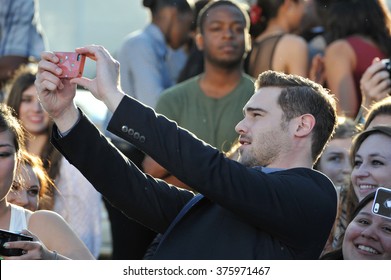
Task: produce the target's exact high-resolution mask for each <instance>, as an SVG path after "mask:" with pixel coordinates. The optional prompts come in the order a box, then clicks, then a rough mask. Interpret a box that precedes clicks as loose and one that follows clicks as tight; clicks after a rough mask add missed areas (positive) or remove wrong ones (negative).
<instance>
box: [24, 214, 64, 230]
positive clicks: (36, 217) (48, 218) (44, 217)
mask: <svg viewBox="0 0 391 280" xmlns="http://www.w3.org/2000/svg"><path fill="white" fill-rule="evenodd" d="M64 223H65V220H64V218H63V217H61V216H60V215H59V214H57V213H56V212H54V211H49V210H38V211H35V212H33V213H32V214H31V216H30V219H29V227H30V226H34V227H35V226H45V225H46V226H48V225H53V224H58V225H60V224H64Z"/></svg>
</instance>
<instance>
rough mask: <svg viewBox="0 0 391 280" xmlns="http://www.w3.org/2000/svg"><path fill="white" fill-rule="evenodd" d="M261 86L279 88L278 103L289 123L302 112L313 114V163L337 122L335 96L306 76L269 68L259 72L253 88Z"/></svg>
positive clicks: (285, 119) (302, 113)
mask: <svg viewBox="0 0 391 280" xmlns="http://www.w3.org/2000/svg"><path fill="white" fill-rule="evenodd" d="M264 87H279V88H282V90H281V94H280V96H279V98H278V104H279V105H280V107H281V109H282V111H283V114H284V115H283V118H284V119H283V121H285V122H288V121H290V120H291V119H293V118H296V117H298V116H301V115H304V114H311V115H313V116H314V118H315V121H316V123H315V126H314V128H313V135H312V160H313V162H314V163H315V162H316V161H317V160H318V158H319V157H320V155H321V153H322V151H323V149H324V148H325V145H326V144H327V142H328V141H329V140H330V138H331V136H332V135H333V133H334V130H335V126H336V124H337V113H336V102H335V99H334V96H333V95H331V94H330V92H329V90H327V89H326V88H323V87H322V86H321V85H319V84H317V83H315V82H313V81H311V80H309V79H306V78H303V77H300V76H298V75H288V74H284V73H282V72H276V71H271V70H268V71H265V72H263V73H262V74H260V75H259V76H258V79H257V80H256V82H255V89H256V90H258V89H260V88H264Z"/></svg>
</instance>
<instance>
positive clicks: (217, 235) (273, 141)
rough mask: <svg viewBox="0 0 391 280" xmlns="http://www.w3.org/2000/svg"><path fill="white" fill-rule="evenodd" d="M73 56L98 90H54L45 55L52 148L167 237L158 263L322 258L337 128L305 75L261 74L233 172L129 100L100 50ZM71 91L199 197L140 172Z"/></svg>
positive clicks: (63, 85)
mask: <svg viewBox="0 0 391 280" xmlns="http://www.w3.org/2000/svg"><path fill="white" fill-rule="evenodd" d="M77 52H79V53H82V54H86V55H88V56H89V57H90V58H93V59H94V60H96V64H97V76H96V78H95V79H93V80H89V79H86V78H76V79H73V80H70V81H69V80H61V79H59V78H58V75H59V74H60V71H59V70H58V67H57V65H56V64H57V63H58V59H57V58H56V57H55V56H54V54H53V53H50V52H45V53H43V54H42V61H41V62H40V64H39V74H38V76H37V80H36V87H37V91H38V95H39V98H40V100H41V103H42V105H43V106H44V108H45V109H46V110H47V111H48V112H49V114H50V115H51V117H52V118H53V119H54V121H55V123H56V125H55V126H54V128H53V135H52V142H53V143H54V145H55V146H56V147H57V149H59V150H60V152H61V153H62V154H64V156H65V157H66V158H67V159H68V160H69V161H70V162H71V163H72V164H73V165H75V166H76V167H77V168H78V169H79V170H80V171H81V172H82V173H83V175H84V176H85V177H86V178H88V180H90V181H91V183H92V185H94V186H95V187H96V188H97V190H98V191H99V192H101V193H102V194H103V195H104V196H105V197H106V198H107V199H108V200H109V201H110V202H111V203H112V204H113V205H115V206H116V207H117V208H118V209H120V210H121V211H123V212H124V213H125V214H126V215H128V216H129V217H131V218H133V219H135V220H137V221H139V222H140V223H142V224H144V225H146V226H147V227H150V228H151V229H153V230H155V231H156V232H159V233H163V234H164V235H163V238H162V241H161V242H160V244H159V247H158V248H157V251H156V253H155V255H154V258H155V259H317V258H318V257H319V256H320V254H321V252H322V249H323V247H324V245H325V243H326V240H327V238H328V236H329V233H330V230H331V228H332V226H333V223H334V220H335V215H336V208H337V195H336V191H335V188H334V186H333V184H332V183H331V181H330V180H329V179H328V178H327V177H326V176H324V175H323V174H321V173H319V172H317V171H314V170H313V169H312V166H313V164H314V162H315V161H316V160H317V159H318V157H319V156H320V154H321V152H322V150H323V148H324V145H325V144H326V143H327V141H328V140H329V138H330V136H331V134H332V132H333V131H334V127H335V124H336V113H335V104H334V99H333V98H332V96H331V95H329V93H328V92H327V91H326V90H325V89H323V88H322V87H321V86H320V85H318V84H315V83H313V82H311V81H310V80H308V79H304V78H301V77H299V76H293V75H285V74H282V73H278V72H273V71H267V72H265V73H263V74H261V75H260V76H259V77H258V79H257V81H256V90H255V93H254V95H253V96H252V97H251V99H250V100H249V101H248V103H247V104H246V105H245V107H244V118H243V120H242V121H240V122H239V123H238V125H237V126H236V131H237V132H238V133H239V135H240V147H239V155H240V158H239V162H238V161H234V160H231V159H228V158H227V157H226V156H225V155H224V154H222V153H221V152H219V151H218V150H217V149H215V148H213V147H211V146H209V145H207V144H206V143H204V142H203V141H201V140H199V139H197V138H196V137H195V136H194V135H192V134H191V133H189V132H188V131H187V130H184V129H181V128H180V127H178V126H177V124H176V123H175V122H172V121H170V120H168V119H166V118H165V117H164V116H162V115H159V114H156V113H155V111H154V110H153V109H152V108H150V107H147V106H144V105H143V104H142V103H140V102H138V101H137V100H135V99H133V98H131V97H129V96H127V95H126V94H125V93H124V92H123V91H122V90H121V88H120V86H119V82H118V81H119V70H118V69H119V67H118V66H119V65H118V63H117V62H116V61H115V60H114V59H113V58H112V57H111V55H110V54H109V53H108V52H107V51H106V50H105V49H104V48H103V47H101V46H87V47H83V48H79V49H77ZM75 84H79V85H81V86H84V87H85V88H87V89H89V90H90V91H91V92H92V93H93V95H94V96H95V97H96V98H98V99H99V100H101V101H103V102H104V103H105V104H106V106H107V107H108V109H109V110H110V111H111V112H113V117H112V119H111V121H110V123H109V125H108V129H109V130H110V131H111V132H112V133H114V134H116V135H118V136H120V137H122V138H123V139H125V140H127V141H129V142H130V143H132V144H133V145H135V146H136V147H137V148H139V149H141V150H143V151H144V152H145V153H146V154H148V155H150V156H151V157H153V158H154V159H156V161H157V162H158V163H159V164H161V165H162V166H163V167H165V168H166V169H167V170H169V171H170V172H171V173H172V174H173V175H175V176H176V177H178V178H179V179H180V180H182V181H183V182H185V183H186V184H188V185H189V186H190V187H191V188H192V189H194V190H196V191H197V192H199V193H200V194H199V195H195V194H194V193H193V192H191V191H188V190H183V189H178V188H176V187H173V186H171V185H169V184H167V183H166V182H164V181H162V180H158V179H154V178H152V177H150V176H148V175H146V174H144V173H142V172H141V171H140V170H139V169H138V168H137V167H136V166H135V165H134V164H133V163H132V162H131V161H129V160H128V159H127V158H126V157H124V156H123V155H122V154H121V153H120V152H119V151H118V150H117V149H116V148H115V147H114V146H112V145H111V144H110V143H109V142H108V141H107V139H106V138H105V137H104V136H103V135H102V134H101V133H100V132H99V130H97V129H96V128H95V127H94V125H93V124H92V123H91V122H90V121H89V120H88V119H87V118H86V117H85V115H84V114H83V113H82V111H81V110H78V108H77V107H76V106H75V105H74V103H73V97H74V95H75ZM201 194H202V195H201Z"/></svg>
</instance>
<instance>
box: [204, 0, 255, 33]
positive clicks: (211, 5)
mask: <svg viewBox="0 0 391 280" xmlns="http://www.w3.org/2000/svg"><path fill="white" fill-rule="evenodd" d="M223 5H224V6H232V7H235V8H237V9H238V10H239V11H240V12H241V13H242V15H243V19H244V21H245V23H246V29H247V30H249V28H250V18H249V15H248V12H247V11H246V9H245V8H244V7H243V5H241V4H239V3H237V2H235V1H231V0H220V1H217V0H214V1H210V2H209V3H208V4H206V6H205V7H204V8H202V10H201V11H200V13H199V15H198V18H197V27H198V30H199V32H200V33H204V22H205V19H206V18H207V17H208V14H209V11H210V10H212V9H213V8H215V7H219V6H223Z"/></svg>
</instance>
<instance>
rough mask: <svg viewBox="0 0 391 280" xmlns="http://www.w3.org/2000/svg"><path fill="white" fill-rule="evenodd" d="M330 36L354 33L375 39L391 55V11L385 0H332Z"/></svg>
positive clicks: (328, 23)
mask: <svg viewBox="0 0 391 280" xmlns="http://www.w3.org/2000/svg"><path fill="white" fill-rule="evenodd" d="M327 18H328V20H327V25H326V32H327V35H328V36H327V40H328V41H329V43H330V42H332V41H335V40H338V39H341V38H346V37H348V36H351V35H362V36H365V37H367V38H370V39H372V40H373V42H375V43H376V45H377V46H378V47H379V48H380V50H381V51H382V52H383V53H384V54H386V55H387V56H391V14H390V11H389V10H388V7H387V6H386V4H385V2H384V1H383V0H365V1H363V0H339V1H335V2H333V3H332V5H331V6H330V9H329V11H328V16H327Z"/></svg>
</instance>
